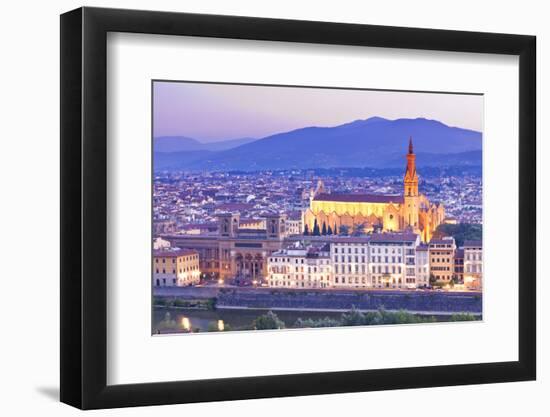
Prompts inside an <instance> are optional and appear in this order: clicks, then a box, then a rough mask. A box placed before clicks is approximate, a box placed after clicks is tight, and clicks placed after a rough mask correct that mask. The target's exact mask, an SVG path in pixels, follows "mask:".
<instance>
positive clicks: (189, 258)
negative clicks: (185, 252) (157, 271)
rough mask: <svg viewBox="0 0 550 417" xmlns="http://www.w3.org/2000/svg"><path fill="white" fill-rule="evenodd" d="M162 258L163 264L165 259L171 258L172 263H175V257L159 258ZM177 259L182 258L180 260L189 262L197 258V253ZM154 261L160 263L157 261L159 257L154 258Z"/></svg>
mask: <svg viewBox="0 0 550 417" xmlns="http://www.w3.org/2000/svg"><path fill="white" fill-rule="evenodd" d="M160 259H161V260H162V263H163V264H165V263H166V259H171V260H172V263H173V264H175V263H176V258H172V257H170V258H160ZM177 259H178V260H181V259H183V261H182V262H191V261H196V260H197V259H198V256H197V255H193V256H184V257H183V258H177ZM155 263H156V264H158V263H160V262H159V258H155ZM169 263H170V262H169Z"/></svg>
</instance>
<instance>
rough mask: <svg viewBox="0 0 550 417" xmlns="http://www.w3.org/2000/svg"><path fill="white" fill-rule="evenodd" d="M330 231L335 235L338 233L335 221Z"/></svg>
mask: <svg viewBox="0 0 550 417" xmlns="http://www.w3.org/2000/svg"><path fill="white" fill-rule="evenodd" d="M332 231H333V233H334V234H335V235H337V234H338V226H337V225H336V223H334V229H332Z"/></svg>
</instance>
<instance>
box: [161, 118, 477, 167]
mask: <svg viewBox="0 0 550 417" xmlns="http://www.w3.org/2000/svg"><path fill="white" fill-rule="evenodd" d="M409 137H412V138H413V143H414V151H415V153H416V154H417V166H418V167H422V166H434V167H436V166H462V165H470V166H472V165H474V166H481V149H482V135H481V132H477V131H474V130H468V129H462V128H458V127H451V126H447V125H445V124H444V123H441V122H439V121H437V120H430V119H425V118H416V119H396V120H389V119H384V118H381V117H371V118H369V119H366V120H355V121H353V122H350V123H346V124H342V125H339V126H334V127H316V126H312V127H305V128H301V129H296V130H292V131H289V132H283V133H278V134H275V135H270V136H267V137H264V138H260V139H256V140H254V139H249V138H245V139H237V140H236V141H225V142H216V143H218V144H219V145H218V146H220V145H221V144H222V143H225V144H226V147H225V148H223V146H222V149H220V148H219V147H218V148H216V147H215V146H214V147H213V146H212V145H213V144H211V143H210V144H201V143H200V142H198V141H196V140H194V139H190V138H183V137H179V138H180V139H178V140H176V139H173V138H174V137H168V138H172V139H167V137H162V138H155V142H154V151H155V155H154V169H155V171H159V170H190V171H203V170H207V171H231V170H243V171H256V170H277V169H307V168H344V167H371V168H393V167H402V166H403V165H404V163H405V154H406V152H407V146H408V141H409ZM183 139H184V140H183ZM238 141H243V142H242V143H239V142H238ZM184 144H185V145H184ZM197 144H198V145H197ZM205 145H206V146H205ZM227 146H229V147H227Z"/></svg>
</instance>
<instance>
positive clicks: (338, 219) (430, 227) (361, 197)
mask: <svg viewBox="0 0 550 417" xmlns="http://www.w3.org/2000/svg"><path fill="white" fill-rule="evenodd" d="M418 180H419V179H418V173H417V171H416V155H415V154H414V151H413V144H412V138H411V139H410V140H409V151H408V153H407V166H406V169H405V175H404V178H403V194H402V195H380V194H332V193H330V192H327V191H326V190H325V187H324V184H323V183H322V182H321V181H319V183H318V185H317V188H316V190H315V191H314V192H312V196H311V199H310V207H309V208H308V209H307V210H306V211H305V213H304V227H305V225H307V227H308V229H309V230H313V228H314V225H315V223H317V225H318V227H322V226H323V225H325V226H326V227H329V226H330V227H331V228H332V229H333V230H335V229H340V227H341V226H346V227H348V228H355V227H358V226H360V227H362V228H363V230H364V231H365V232H370V231H373V230H374V229H376V228H381V229H382V231H385V232H397V231H412V232H414V233H416V234H419V235H420V238H421V240H422V241H423V242H428V241H430V239H431V238H432V235H433V233H434V231H435V229H436V228H437V226H439V225H440V224H442V223H443V222H444V219H445V208H444V207H443V205H442V204H440V203H431V202H430V201H429V200H428V198H427V197H426V196H425V195H423V194H420V193H419V190H418Z"/></svg>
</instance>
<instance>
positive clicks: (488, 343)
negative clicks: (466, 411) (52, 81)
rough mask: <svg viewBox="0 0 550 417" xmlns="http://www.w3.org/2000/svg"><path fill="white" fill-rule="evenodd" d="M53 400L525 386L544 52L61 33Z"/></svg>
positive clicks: (458, 40)
mask: <svg viewBox="0 0 550 417" xmlns="http://www.w3.org/2000/svg"><path fill="white" fill-rule="evenodd" d="M61 101H62V105H61V164H62V166H61V191H62V201H61V203H62V204H61V208H62V211H61V219H62V229H61V238H62V239H61V240H62V242H61V266H62V268H61V331H62V332H61V400H62V401H63V402H65V403H68V404H71V405H73V406H76V407H79V408H84V409H90V408H110V407H123V406H137V405H154V404H171V403H186V402H199V401H217V400H232V399H247V398H262V397H275V396H296V395H312V394H324V393H340V392H354V391H369V390H386V389H399V388H420V387H433V386H445V385H462V384H479V383H494V382H505V381H522V380H532V379H535V375H536V351H535V345H536V343H535V342H536V339H535V338H536V332H535V328H536V317H535V288H536V282H535V280H536V276H535V248H536V240H535V236H536V234H535V231H536V223H535V219H536V211H535V201H536V193H535V154H536V147H535V102H536V100H535V38H534V37H532V36H525V35H508V34H490V33H474V32H457V31H444V30H430V29H413V28H397V27H383V26H371V25H355V24H340V23H326V22H308V21H291V20H276V19H263V18H251V17H235V16H213V15H197V14H185V13H168V12H150V11H135V10H115V9H98V8H81V9H77V10H74V11H71V12H68V13H66V14H64V15H62V16H61Z"/></svg>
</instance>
